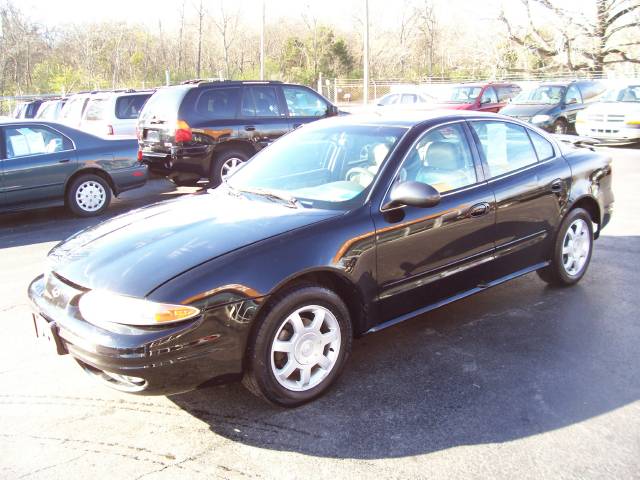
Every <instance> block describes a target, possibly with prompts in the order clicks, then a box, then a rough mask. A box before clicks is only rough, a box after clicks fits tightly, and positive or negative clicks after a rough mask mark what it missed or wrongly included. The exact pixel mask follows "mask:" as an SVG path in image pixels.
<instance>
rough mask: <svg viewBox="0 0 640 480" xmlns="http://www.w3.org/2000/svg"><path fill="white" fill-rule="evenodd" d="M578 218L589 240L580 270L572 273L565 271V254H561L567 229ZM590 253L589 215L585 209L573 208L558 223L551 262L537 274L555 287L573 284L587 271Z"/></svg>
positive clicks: (590, 228) (591, 233) (591, 235)
mask: <svg viewBox="0 0 640 480" xmlns="http://www.w3.org/2000/svg"><path fill="white" fill-rule="evenodd" d="M579 219H581V220H583V221H584V222H585V224H586V227H587V232H588V233H587V235H586V237H585V238H588V242H589V244H588V253H587V254H586V257H585V261H584V264H583V266H582V267H581V268H580V270H579V271H578V272H575V273H573V274H572V273H570V272H568V271H567V267H566V266H565V257H566V255H565V254H563V249H564V248H565V246H566V245H565V243H566V242H567V230H569V228H570V227H572V226H573V224H574V222H576V221H577V220H579ZM592 253H593V224H592V219H591V216H590V215H589V213H588V212H587V211H586V210H584V209H582V208H574V209H573V210H571V211H570V212H569V213H568V214H567V216H566V217H565V218H564V220H563V221H562V224H561V225H560V229H559V230H558V235H557V237H556V240H555V243H554V246H553V256H552V258H551V263H550V264H549V265H548V266H547V267H545V268H542V269H540V270H538V272H537V273H538V276H539V277H540V278H541V279H542V280H544V281H545V282H547V283H548V284H549V285H553V286H556V287H568V286H571V285H575V284H576V283H578V282H579V281H580V279H581V278H582V277H583V276H584V274H585V273H586V272H587V269H588V268H589V262H590V261H591V254H592ZM566 258H568V257H566Z"/></svg>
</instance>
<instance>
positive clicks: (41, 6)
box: [14, 0, 499, 29]
mask: <svg viewBox="0 0 640 480" xmlns="http://www.w3.org/2000/svg"><path fill="white" fill-rule="evenodd" d="M434 1H435V3H436V5H437V7H438V8H439V10H440V12H439V13H440V15H441V17H444V18H447V17H449V19H450V20H451V19H452V18H453V17H452V16H455V15H456V14H458V15H465V16H467V15H480V16H483V15H484V16H486V15H491V14H497V11H498V9H499V0H475V1H474V0H434ZM14 2H15V4H16V5H18V6H20V8H21V9H22V11H23V12H24V13H25V14H27V16H28V17H30V18H32V19H34V20H37V21H38V22H40V23H43V24H45V25H47V26H50V27H54V26H56V25H60V24H64V23H70V22H71V23H89V22H96V21H104V20H114V21H126V22H130V23H144V24H147V25H149V26H150V27H157V25H158V22H159V21H161V22H162V25H163V28H169V29H171V28H176V27H177V24H178V11H179V9H180V6H181V4H182V0H106V1H104V0H102V1H97V0H14ZM223 3H224V5H225V6H226V7H227V8H229V9H231V10H234V9H236V8H239V9H240V12H241V15H242V20H243V23H245V24H246V25H248V26H250V27H255V28H258V26H259V22H260V9H261V5H262V0H235V1H233V0H232V1H229V0H224V2H223ZM402 3H403V0H369V11H370V22H371V23H372V24H373V23H375V24H376V25H379V26H380V27H382V28H384V27H386V26H392V25H393V24H394V23H397V21H398V15H400V11H401V10H402V9H401V8H398V6H399V5H401V4H402ZM107 5H108V8H107V7H106V6H107ZM198 5H199V0H186V8H187V11H189V10H190V12H191V13H190V14H191V17H192V18H193V17H194V16H195V11H196V8H197V6H198ZM204 5H205V8H207V9H208V10H209V11H211V12H215V11H216V10H217V9H219V8H220V0H204ZM390 6H391V7H392V8H389V7H390ZM363 9H364V0H265V10H266V21H267V23H269V22H274V21H275V22H277V21H278V19H280V18H292V19H296V18H300V17H301V16H302V15H303V14H304V13H307V14H308V13H311V14H312V15H315V16H316V17H317V18H318V19H319V20H320V21H322V22H324V23H330V24H333V25H337V26H338V27H339V28H344V29H350V28H353V27H354V25H355V22H354V17H355V16H356V15H358V13H359V12H362V10H363Z"/></svg>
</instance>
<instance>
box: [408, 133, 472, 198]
mask: <svg viewBox="0 0 640 480" xmlns="http://www.w3.org/2000/svg"><path fill="white" fill-rule="evenodd" d="M416 180H417V181H418V182H422V183H427V184H429V185H432V186H433V187H434V188H436V189H437V190H439V191H445V190H451V189H454V188H457V187H460V186H463V185H466V184H467V183H468V182H467V175H466V173H465V166H464V159H463V158H462V155H460V152H459V151H458V148H457V145H455V144H453V143H450V142H433V143H432V144H431V145H429V147H428V148H427V153H426V155H425V159H424V163H423V165H422V167H421V168H420V170H419V171H418V174H417V175H416Z"/></svg>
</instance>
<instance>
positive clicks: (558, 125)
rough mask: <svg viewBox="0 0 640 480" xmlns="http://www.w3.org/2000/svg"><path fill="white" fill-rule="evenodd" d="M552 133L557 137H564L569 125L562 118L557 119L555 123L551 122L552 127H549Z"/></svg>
mask: <svg viewBox="0 0 640 480" xmlns="http://www.w3.org/2000/svg"><path fill="white" fill-rule="evenodd" d="M551 129H552V131H553V133H556V134H558V135H566V134H567V133H568V132H569V124H568V123H567V121H566V120H565V119H564V118H559V119H557V120H556V121H555V122H553V126H552V127H551Z"/></svg>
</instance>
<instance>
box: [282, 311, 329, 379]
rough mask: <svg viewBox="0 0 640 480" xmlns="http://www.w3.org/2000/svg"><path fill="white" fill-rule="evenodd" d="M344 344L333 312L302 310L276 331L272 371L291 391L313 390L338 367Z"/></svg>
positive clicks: (290, 316) (294, 313)
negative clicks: (341, 348) (341, 345)
mask: <svg viewBox="0 0 640 480" xmlns="http://www.w3.org/2000/svg"><path fill="white" fill-rule="evenodd" d="M340 343H341V332H340V325H339V323H338V320H337V318H336V317H335V315H334V314H333V313H331V311H330V310H328V309H327V308H325V307H321V306H319V305H307V306H304V307H302V308H299V309H297V310H296V311H295V312H293V313H291V314H290V315H289V316H288V317H287V318H285V319H284V321H283V322H282V323H281V324H280V326H279V327H278V330H277V331H276V335H275V337H274V340H273V343H272V345H271V353H270V356H271V371H272V372H273V375H274V376H275V378H276V380H277V381H278V383H279V384H280V385H282V386H283V387H284V388H286V389H287V390H291V391H297V392H302V391H306V390H310V389H311V388H313V387H315V386H317V385H318V384H320V383H321V382H322V381H323V380H324V379H325V378H326V377H327V376H328V375H329V373H330V372H331V370H332V369H333V368H334V366H335V365H336V362H337V360H338V356H339V353H340Z"/></svg>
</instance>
